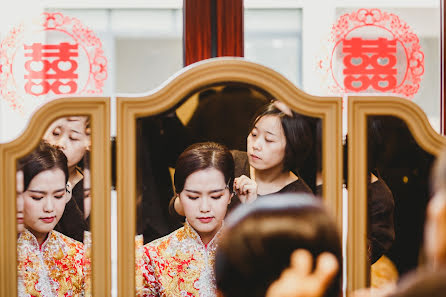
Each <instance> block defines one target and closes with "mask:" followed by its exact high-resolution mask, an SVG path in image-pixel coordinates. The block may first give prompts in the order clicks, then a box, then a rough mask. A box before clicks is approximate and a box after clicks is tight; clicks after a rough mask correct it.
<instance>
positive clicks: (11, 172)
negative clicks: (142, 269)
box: [0, 97, 111, 297]
mask: <svg viewBox="0 0 446 297" xmlns="http://www.w3.org/2000/svg"><path fill="white" fill-rule="evenodd" d="M76 115H86V116H89V117H90V125H91V159H90V162H91V164H90V168H91V171H92V172H95V173H99V172H100V174H92V175H91V185H92V186H91V188H92V189H91V190H92V193H91V194H92V197H94V199H92V208H91V231H92V242H93V244H92V251H91V252H92V275H91V278H92V290H91V292H92V295H93V296H110V294H111V253H110V190H111V146H110V104H109V98H98V97H93V98H63V99H57V100H54V101H51V102H49V103H47V104H45V105H44V106H42V107H41V108H40V109H38V110H37V111H36V112H35V114H34V115H33V116H32V118H31V120H30V121H29V123H28V126H27V128H26V130H25V131H24V132H23V133H22V135H20V136H19V137H18V138H17V139H15V140H14V141H12V142H9V143H4V144H0V164H1V166H0V197H1V199H0V230H1V232H0V234H1V240H0V296H2V297H11V296H17V246H16V243H17V228H16V226H17V215H16V201H17V200H16V198H15V197H16V187H15V186H13V185H15V183H16V162H17V160H18V159H20V158H22V157H24V156H25V155H27V154H28V153H30V152H31V151H32V150H33V149H34V148H35V147H36V146H37V145H38V143H39V141H40V139H41V138H42V137H43V135H44V133H45V131H46V129H47V128H48V127H49V125H50V124H51V123H52V122H54V121H55V120H57V119H58V118H60V117H66V116H76ZM37 136H38V137H37ZM104 177H105V178H104ZM107 177H108V178H107ZM6 197H14V199H6Z"/></svg>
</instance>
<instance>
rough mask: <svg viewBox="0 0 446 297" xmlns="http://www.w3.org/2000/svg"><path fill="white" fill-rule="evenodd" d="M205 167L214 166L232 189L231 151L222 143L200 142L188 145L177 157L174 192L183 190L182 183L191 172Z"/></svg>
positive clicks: (232, 165) (232, 161)
mask: <svg viewBox="0 0 446 297" xmlns="http://www.w3.org/2000/svg"><path fill="white" fill-rule="evenodd" d="M207 168H215V169H217V170H218V171H220V172H221V173H223V176H224V178H225V183H226V184H227V185H228V187H229V190H230V191H232V185H233V183H234V159H233V158H232V154H231V152H230V151H229V150H228V148H227V147H226V146H224V145H221V144H218V143H215V142H201V143H196V144H193V145H191V146H189V147H188V148H187V149H186V150H185V151H184V152H182V153H181V155H180V156H179V157H178V160H177V164H176V167H175V175H174V185H175V192H176V193H177V194H179V193H180V192H181V191H183V188H184V183H185V182H186V179H187V177H188V176H189V175H191V174H192V173H194V172H196V171H198V170H203V169H207Z"/></svg>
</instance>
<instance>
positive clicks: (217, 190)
mask: <svg viewBox="0 0 446 297" xmlns="http://www.w3.org/2000/svg"><path fill="white" fill-rule="evenodd" d="M225 189H226V187H225V188H222V189H216V190H211V191H209V194H212V193H217V192H223V191H224V190H225ZM184 190H185V191H186V192H190V193H194V194H201V193H202V192H200V191H195V190H188V189H184Z"/></svg>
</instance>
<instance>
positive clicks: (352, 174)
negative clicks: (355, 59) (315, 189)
mask: <svg viewBox="0 0 446 297" xmlns="http://www.w3.org/2000/svg"><path fill="white" fill-rule="evenodd" d="M376 115H380V116H395V117H398V118H400V119H402V120H403V121H404V122H405V123H406V124H407V126H408V127H409V130H410V132H411V133H412V135H413V137H414V138H415V140H416V141H417V143H418V145H419V146H420V147H422V148H423V149H424V150H426V151H427V152H428V153H430V154H432V155H433V156H438V155H439V154H440V152H441V151H442V150H443V149H444V148H446V137H443V136H441V135H440V134H438V133H437V132H436V131H435V130H434V129H433V128H432V126H431V125H430V123H429V120H428V118H427V116H426V114H425V113H424V111H423V110H422V109H421V108H420V107H419V106H418V105H417V104H415V103H413V102H412V101H410V100H407V99H403V98H398V97H390V96H383V97H381V96H379V97H358V96H355V97H349V98H348V135H349V140H348V156H349V158H348V185H349V187H348V193H349V199H348V229H347V292H352V291H354V290H357V289H360V288H364V287H366V286H367V285H368V275H369V271H370V265H368V263H367V252H366V250H367V248H366V246H367V133H366V132H367V117H368V116H376Z"/></svg>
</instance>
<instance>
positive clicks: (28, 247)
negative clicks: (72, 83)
mask: <svg viewBox="0 0 446 297" xmlns="http://www.w3.org/2000/svg"><path fill="white" fill-rule="evenodd" d="M67 110H69V111H70V113H67ZM109 112H110V109H109V100H108V98H97V97H96V98H67V99H58V100H54V101H51V102H50V103H48V104H47V105H45V106H43V107H42V108H41V109H39V110H38V111H37V112H36V113H35V114H34V116H33V117H32V118H31V120H30V123H29V126H28V128H27V129H26V130H25V131H24V132H23V134H22V135H21V136H20V137H19V138H18V139H16V140H14V141H13V142H10V143H5V144H1V145H0V153H1V154H0V155H1V156H2V157H1V163H2V164H3V166H2V168H1V170H2V173H1V176H2V179H1V180H0V182H1V186H0V191H1V196H2V197H11V198H12V197H14V199H2V204H1V205H0V211H1V214H2V215H1V216H0V217H1V224H2V226H11V227H12V228H10V227H8V228H4V230H3V231H5V232H2V235H3V236H4V239H5V240H2V243H1V244H2V248H1V249H0V250H1V259H2V265H0V266H1V267H2V268H1V276H2V277H1V282H2V284H1V288H2V291H1V295H2V296H17V293H18V294H19V295H20V296H21V295H23V294H25V293H26V292H27V293H29V294H31V295H36V294H37V295H38V294H40V293H42V292H44V291H45V290H46V291H45V292H47V293H51V292H52V293H54V294H59V293H62V290H68V291H67V292H69V291H70V290H73V291H79V294H80V293H81V292H80V291H82V294H86V295H98V296H104V292H110V275H111V273H110V246H109V238H110V214H109V213H110V206H109V194H108V193H109V190H110V180H109V179H108V178H104V176H105V177H106V176H111V174H110V168H111V166H110V164H109V163H110V159H109V158H110V147H109V135H110V134H109V129H110V121H109V118H110V115H109ZM42 139H45V140H46V141H47V142H45V143H44V142H41V140H42ZM48 142H49V143H51V144H49V143H48ZM70 149H72V150H71V151H70ZM99 168H100V170H101V172H102V173H103V174H96V175H93V174H88V172H89V170H91V172H99V171H97V170H99ZM65 170H66V172H67V173H66V174H65ZM89 176H90V179H89V178H88V177H89ZM66 179H67V180H66ZM89 183H90V185H89ZM7 184H9V185H11V184H12V185H15V186H13V187H8V186H5V185H7ZM88 188H90V190H89V191H88ZM12 191H15V193H14V192H12ZM91 197H94V199H91ZM17 223H18V224H17ZM90 223H91V224H90ZM90 227H91V229H90ZM10 229H11V230H10ZM53 229H54V230H56V231H57V232H56V231H53ZM89 231H91V233H90V232H89ZM19 233H20V234H19ZM73 238H75V239H77V240H75V239H73ZM93 241H94V242H95V247H94V249H92V246H91V242H93ZM84 245H85V247H84ZM39 253H41V255H42V257H40V256H39ZM61 253H62V254H61ZM61 255H64V256H63V257H61ZM6 259H8V261H6ZM51 261H53V262H54V263H56V264H55V266H60V265H62V267H59V268H61V269H54V267H55V266H51V265H49V264H48V263H51ZM17 263H18V264H17ZM17 265H19V266H17ZM93 266H94V267H97V268H96V269H94V270H91V267H93ZM17 267H18V270H17ZM67 267H69V268H70V267H71V268H70V269H68V268H67ZM44 272H47V273H44ZM39 273H41V274H39ZM45 275H46V276H45ZM48 277H51V278H52V279H53V280H55V281H53V282H51V284H49V281H50V280H49V278H48ZM92 278H94V279H95V281H94V286H93V284H92V283H91V280H92ZM56 283H57V284H56ZM17 284H18V286H17ZM37 284H38V285H37ZM45 284H46V285H45ZM100 291H102V293H100V294H99V292H100ZM52 293H51V294H52ZM105 296H108V294H105Z"/></svg>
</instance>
